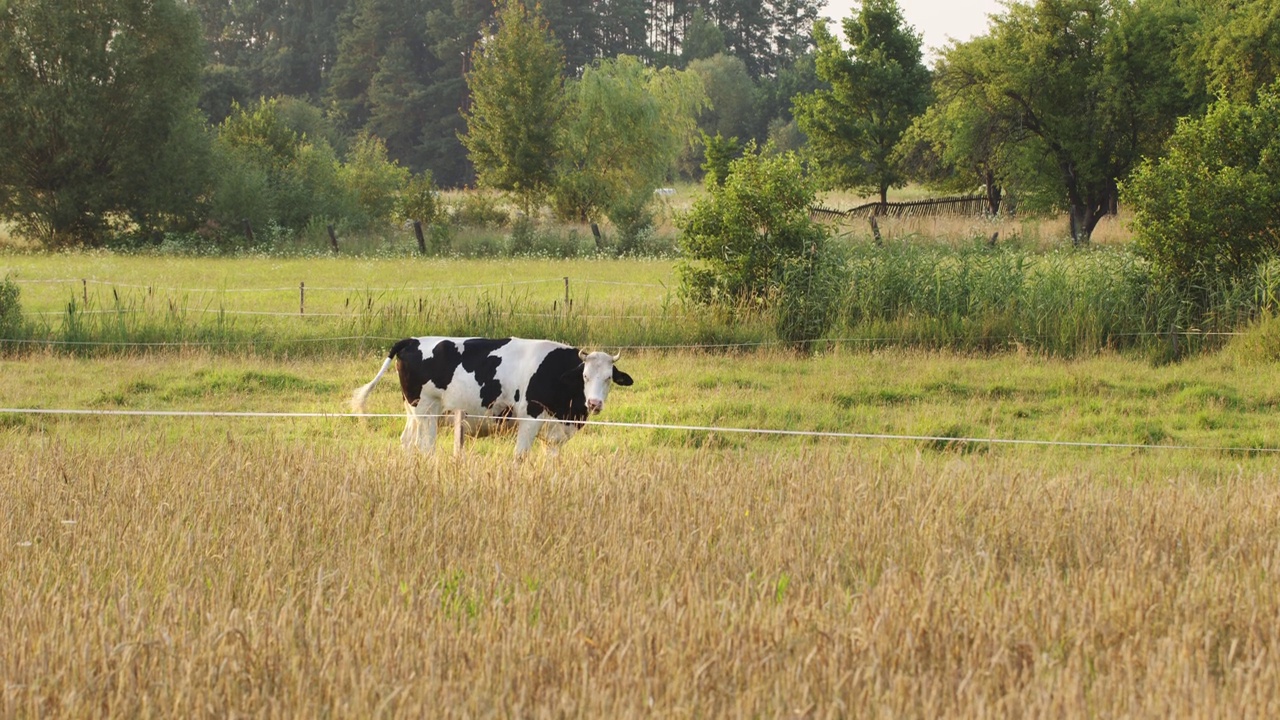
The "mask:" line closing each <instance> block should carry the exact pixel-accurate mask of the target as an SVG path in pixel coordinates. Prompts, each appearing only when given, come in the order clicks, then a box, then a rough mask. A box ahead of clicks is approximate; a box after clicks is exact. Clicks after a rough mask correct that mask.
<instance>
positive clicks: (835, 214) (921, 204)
mask: <svg viewBox="0 0 1280 720" xmlns="http://www.w3.org/2000/svg"><path fill="white" fill-rule="evenodd" d="M987 211H988V205H987V196H986V195H961V196H957V197H943V198H930V199H927V200H909V201H906V202H885V203H882V202H869V203H863V204H862V205H858V206H857V207H853V208H850V209H848V210H835V209H832V208H826V207H821V206H815V207H811V208H809V214H810V215H811V216H812V217H813V218H814V219H817V220H835V219H837V218H872V217H891V218H916V217H941V216H943V215H983V214H985V213H986V212H987Z"/></svg>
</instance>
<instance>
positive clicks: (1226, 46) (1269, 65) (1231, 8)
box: [1193, 0, 1280, 101]
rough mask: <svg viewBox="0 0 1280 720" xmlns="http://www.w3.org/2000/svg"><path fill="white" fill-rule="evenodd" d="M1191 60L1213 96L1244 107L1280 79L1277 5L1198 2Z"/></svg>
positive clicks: (1253, 0)
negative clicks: (1200, 15)
mask: <svg viewBox="0 0 1280 720" xmlns="http://www.w3.org/2000/svg"><path fill="white" fill-rule="evenodd" d="M1200 8H1201V10H1202V12H1203V13H1204V15H1205V18H1204V19H1205V22H1203V23H1202V24H1200V25H1199V27H1198V31H1199V32H1198V33H1197V43H1196V48H1195V50H1194V51H1193V55H1194V57H1195V59H1196V60H1198V61H1199V62H1200V63H1201V64H1202V70H1201V71H1202V72H1203V73H1204V74H1205V76H1206V77H1205V84H1206V85H1207V86H1208V88H1209V89H1210V90H1211V91H1212V92H1213V93H1214V94H1216V95H1218V96H1220V97H1226V98H1231V99H1233V100H1240V101H1247V100H1250V99H1252V98H1253V97H1254V96H1255V94H1256V93H1257V92H1258V91H1259V90H1262V89H1264V88H1266V87H1268V86H1269V85H1270V84H1271V83H1272V82H1274V81H1275V80H1276V78H1277V77H1280V4H1278V3H1276V2H1275V0H1235V1H1234V2H1220V1H1202V2H1201V3H1200Z"/></svg>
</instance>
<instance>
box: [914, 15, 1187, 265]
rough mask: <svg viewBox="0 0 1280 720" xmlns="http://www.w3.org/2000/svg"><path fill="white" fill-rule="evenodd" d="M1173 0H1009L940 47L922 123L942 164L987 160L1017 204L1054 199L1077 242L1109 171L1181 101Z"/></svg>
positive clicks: (1164, 124) (1147, 140) (1105, 208)
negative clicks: (935, 106) (981, 28)
mask: <svg viewBox="0 0 1280 720" xmlns="http://www.w3.org/2000/svg"><path fill="white" fill-rule="evenodd" d="M1173 10H1176V6H1175V5H1170V4H1155V3H1151V4H1142V5H1130V4H1128V3H1127V2H1123V1H1121V0H1037V1H1036V2H1035V3H1034V4H1027V5H1024V4H1011V5H1009V6H1008V9H1007V10H1006V12H1004V13H1002V14H1000V15H996V16H994V17H993V18H992V24H991V29H990V32H989V33H988V34H987V35H986V36H982V37H979V38H976V39H974V40H971V41H969V42H966V43H959V44H956V45H952V46H950V47H948V48H947V49H946V50H945V51H944V53H943V57H942V60H941V61H940V62H939V68H938V88H937V94H938V96H939V97H941V98H944V102H945V105H944V106H942V107H940V108H939V110H938V112H937V113H935V114H934V116H933V117H931V118H930V120H929V121H928V122H930V123H931V124H932V125H931V126H925V127H923V128H922V129H923V130H924V131H925V133H926V135H928V136H929V137H930V138H931V140H932V141H933V142H934V144H935V146H937V145H943V146H949V149H948V150H947V151H946V152H948V153H950V156H949V157H945V158H944V161H945V162H946V163H947V164H950V165H952V166H957V167H958V166H968V167H970V168H974V169H976V170H978V171H979V172H985V171H987V170H989V171H991V172H992V173H993V174H994V175H996V176H999V179H1000V180H1001V181H1007V182H1008V183H1009V184H1010V185H1011V186H1012V187H1011V189H1012V191H1013V192H1014V193H1016V194H1017V195H1018V197H1019V201H1020V205H1022V206H1025V207H1040V208H1065V209H1066V210H1067V211H1068V213H1069V216H1070V220H1071V231H1072V238H1073V240H1074V241H1075V242H1077V243H1084V242H1087V241H1088V239H1089V236H1090V234H1091V233H1092V232H1093V229H1094V227H1095V226H1096V225H1097V223H1098V221H1099V220H1100V219H1101V218H1103V217H1104V216H1105V215H1107V214H1108V213H1111V212H1113V211H1114V210H1115V207H1116V200H1117V183H1118V181H1119V180H1120V179H1121V178H1123V177H1124V176H1125V175H1126V174H1127V173H1128V172H1129V170H1130V169H1131V168H1132V167H1133V166H1134V164H1135V163H1136V162H1137V160H1138V159H1139V157H1141V156H1142V155H1143V154H1145V153H1153V152H1155V151H1156V150H1157V149H1158V148H1159V143H1160V142H1161V141H1162V140H1163V139H1164V137H1166V136H1167V135H1168V133H1169V132H1170V131H1171V129H1172V120H1173V118H1175V117H1177V116H1178V115H1179V114H1182V113H1184V112H1186V111H1188V110H1189V109H1190V107H1191V103H1192V101H1191V99H1190V98H1189V96H1188V93H1187V90H1186V87H1185V83H1184V81H1183V80H1182V78H1181V77H1180V76H1179V75H1178V73H1177V72H1176V71H1175V68H1174V62H1173V58H1174V56H1175V50H1176V48H1177V44H1178V43H1179V42H1180V41H1181V40H1180V39H1181V37H1182V33H1181V29H1182V28H1183V26H1184V25H1185V23H1186V22H1187V18H1186V17H1185V16H1184V15H1182V14H1180V13H1175V12H1173ZM1166 11H1168V12H1166ZM995 179H996V178H993V181H994V180H995ZM984 182H985V181H984Z"/></svg>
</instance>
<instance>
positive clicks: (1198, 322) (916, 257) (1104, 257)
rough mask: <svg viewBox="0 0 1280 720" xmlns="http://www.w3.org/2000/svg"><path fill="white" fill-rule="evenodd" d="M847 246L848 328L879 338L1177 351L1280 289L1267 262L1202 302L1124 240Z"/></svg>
mask: <svg viewBox="0 0 1280 720" xmlns="http://www.w3.org/2000/svg"><path fill="white" fill-rule="evenodd" d="M849 255H850V260H849V270H850V275H851V282H850V285H849V290H848V294H847V297H846V300H845V308H844V316H843V330H844V332H845V333H847V334H848V335H850V336H855V337H860V338H865V339H866V340H868V341H869V342H872V343H884V344H901V343H908V344H913V345H921V346H925V347H939V348H953V349H980V350H999V349H1006V348H1012V347H1025V348H1028V349H1032V350H1035V351H1039V352H1046V353H1050V354H1054V355H1074V354H1077V353H1082V352H1083V353H1087V352H1096V351H1098V350H1102V349H1113V350H1126V349H1157V350H1159V351H1160V352H1165V350H1164V349H1163V348H1165V347H1166V346H1168V345H1170V344H1171V343H1173V344H1174V345H1175V347H1176V348H1177V350H1176V351H1175V354H1178V355H1180V354H1182V353H1183V352H1186V351H1187V350H1191V349H1195V348H1197V347H1199V346H1201V345H1203V344H1204V343H1209V344H1215V341H1214V340H1212V339H1211V337H1212V336H1210V337H1206V336H1205V333H1220V332H1226V331H1230V330H1232V329H1234V328H1235V327H1236V326H1237V325H1238V324H1239V323H1241V322H1245V321H1247V320H1248V319H1250V318H1252V317H1254V316H1255V315H1256V314H1257V313H1258V312H1259V310H1260V309H1262V308H1264V307H1268V306H1275V301H1276V297H1277V296H1278V295H1280V293H1277V292H1276V290H1275V289H1274V288H1276V287H1280V280H1278V277H1280V273H1277V272H1276V271H1275V270H1274V269H1267V268H1263V269H1262V270H1260V272H1259V273H1258V275H1257V276H1256V277H1255V278H1252V279H1251V280H1250V281H1249V282H1244V283H1224V284H1223V285H1222V286H1221V287H1218V288H1212V289H1210V292H1208V293H1207V296H1208V297H1210V298H1211V299H1210V302H1209V304H1208V306H1207V307H1205V308H1201V307H1197V306H1194V305H1192V304H1191V303H1190V301H1188V300H1187V299H1185V298H1183V297H1182V296H1180V295H1178V294H1176V293H1174V292H1171V291H1169V290H1167V289H1165V288H1163V287H1162V286H1161V285H1160V284H1159V283H1156V282H1155V281H1154V278H1153V277H1152V275H1151V269H1150V267H1149V265H1148V264H1147V263H1146V262H1145V261H1144V260H1143V259H1142V258H1140V257H1139V256H1138V255H1136V254H1135V253H1133V252H1131V251H1129V250H1128V249H1125V248H1112V247H1095V248H1089V249H1084V250H1071V249H1058V250H1053V251H1050V252H1034V251H1029V250H1026V249H1024V248H1021V247H1018V246H1016V245H1006V246H998V247H990V246H988V245H986V244H985V243H973V244H970V245H967V246H961V247H950V246H945V245H935V244H911V243H890V244H886V245H883V246H877V245H871V244H858V245H854V246H852V247H851V248H850V252H849ZM1175 337H1182V338H1183V339H1182V340H1174V339H1173V338H1175ZM1216 344H1219V345H1220V344H1221V343H1220V342H1216Z"/></svg>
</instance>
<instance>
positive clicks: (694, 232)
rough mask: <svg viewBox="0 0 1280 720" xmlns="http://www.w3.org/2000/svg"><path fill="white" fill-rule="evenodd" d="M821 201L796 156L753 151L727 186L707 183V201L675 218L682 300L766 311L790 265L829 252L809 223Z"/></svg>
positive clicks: (733, 167)
mask: <svg viewBox="0 0 1280 720" xmlns="http://www.w3.org/2000/svg"><path fill="white" fill-rule="evenodd" d="M816 194H817V186H816V184H815V182H814V181H813V180H812V179H811V178H810V177H809V175H808V173H806V172H805V170H804V167H803V165H802V164H801V163H800V160H799V158H798V157H797V156H796V155H795V154H794V153H785V154H782V155H774V156H769V155H765V154H761V153H758V152H757V151H756V148H755V146H754V145H748V147H747V150H746V154H744V155H743V156H742V157H741V158H739V159H737V160H734V161H733V162H731V163H730V164H729V175H728V177H727V178H726V179H725V181H724V184H723V185H720V184H717V183H715V182H709V183H708V184H707V195H706V196H705V197H704V198H702V199H700V200H698V201H697V202H696V203H694V205H693V208H692V209H691V210H690V211H689V213H688V214H686V215H684V216H682V217H679V218H677V221H676V224H677V226H678V227H679V228H680V229H681V230H682V231H683V235H682V237H681V239H680V246H681V250H682V251H683V253H684V255H685V258H686V259H685V260H683V261H682V262H681V263H680V265H679V266H678V268H677V273H678V275H679V277H680V280H681V286H682V291H683V292H684V294H685V295H686V296H687V297H689V298H691V299H692V300H694V301H697V302H703V303H716V304H723V305H726V306H733V305H737V304H739V303H747V304H749V305H752V304H754V305H763V304H765V303H766V302H767V300H768V299H769V296H770V294H771V292H772V289H773V288H775V287H776V286H777V285H778V284H779V283H780V282H781V281H782V279H783V274H784V269H785V268H786V267H787V264H788V262H789V261H792V260H797V259H800V258H803V256H804V255H805V253H812V252H813V249H814V248H815V247H824V246H825V239H826V232H825V231H824V230H823V228H822V227H821V226H820V225H818V224H817V223H815V222H814V221H813V220H812V219H810V217H809V208H810V206H812V205H813V201H814V197H815V196H816Z"/></svg>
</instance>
